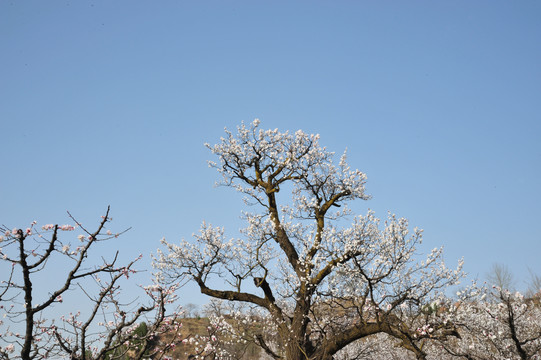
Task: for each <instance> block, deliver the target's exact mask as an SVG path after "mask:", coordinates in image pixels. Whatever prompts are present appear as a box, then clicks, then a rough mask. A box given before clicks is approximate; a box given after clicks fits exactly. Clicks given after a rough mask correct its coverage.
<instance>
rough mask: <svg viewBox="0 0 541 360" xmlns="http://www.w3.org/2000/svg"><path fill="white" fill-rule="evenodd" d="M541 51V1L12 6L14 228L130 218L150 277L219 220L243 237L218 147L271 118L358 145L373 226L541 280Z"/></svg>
mask: <svg viewBox="0 0 541 360" xmlns="http://www.w3.org/2000/svg"><path fill="white" fill-rule="evenodd" d="M540 37H541V4H540V3H539V2H536V1H521V2H518V1H514V2H510V1H475V2H471V1H446V2H444V1H439V2H435V1H408V2H405V1H333V2H331V1H160V2H148V1H114V2H113V1H67V0H64V1H24V2H23V1H20V2H17V1H2V2H0V46H1V53H2V55H1V56H0V79H1V85H0V129H1V134H2V151H1V152H0V160H1V163H2V166H3V169H4V171H3V175H2V177H1V180H0V201H1V204H2V206H1V208H0V209H1V210H0V224H4V225H6V226H8V227H10V228H11V227H26V226H27V224H28V223H30V222H31V221H32V220H34V219H36V220H38V221H39V223H40V224H46V223H51V222H57V223H65V222H68V220H69V219H68V218H67V216H66V210H69V211H70V212H71V213H72V214H74V215H75V216H76V217H77V218H78V219H80V220H81V221H82V222H84V223H85V224H89V225H90V224H92V223H94V222H96V221H98V220H99V216H100V215H102V214H103V212H104V210H105V208H106V207H107V205H111V207H112V216H113V218H114V222H113V223H112V227H113V229H114V230H115V229H116V230H120V229H123V228H126V227H130V226H131V227H132V230H131V231H130V232H129V233H128V234H126V235H124V236H123V237H122V238H120V239H118V242H117V243H114V244H110V246H111V249H112V248H118V249H119V250H120V251H121V253H122V254H123V255H124V256H126V258H131V257H134V256H136V255H137V254H139V253H143V254H144V255H145V259H146V260H145V261H146V263H145V264H147V265H148V264H149V262H150V261H149V254H150V253H151V252H153V251H155V250H156V248H157V247H158V246H159V239H160V238H162V237H163V236H165V237H166V238H167V239H168V240H169V241H175V240H179V239H181V238H188V237H190V236H191V234H192V233H193V232H195V231H197V230H198V229H199V225H200V223H201V221H202V220H204V219H206V220H207V221H209V222H211V223H213V224H214V225H223V226H225V227H226V230H228V233H229V234H230V235H231V236H234V235H235V234H236V231H237V229H238V228H239V227H240V226H241V223H240V222H239V215H240V211H241V210H242V209H243V205H242V201H241V198H240V196H239V195H238V194H236V193H234V191H233V190H231V189H226V188H214V187H213V184H214V181H215V180H217V179H218V177H217V174H216V173H215V171H214V170H212V169H209V168H208V167H207V165H206V160H208V159H213V158H212V156H211V154H210V152H209V151H208V150H207V149H206V148H205V147H204V146H203V143H205V142H209V143H211V144H212V143H214V142H216V141H218V140H219V137H220V136H222V134H223V129H224V127H227V128H229V129H234V128H235V127H236V126H237V125H238V124H239V123H240V122H241V121H245V122H250V121H252V120H253V119H254V118H256V117H257V118H260V119H261V122H262V127H265V128H276V127H278V128H279V129H281V130H284V131H285V130H290V131H295V130H297V129H303V130H304V131H306V132H310V133H319V134H321V143H322V144H323V145H325V146H327V148H328V149H330V150H334V151H336V152H338V153H341V152H342V151H343V150H344V149H345V148H346V147H347V148H348V152H349V162H350V164H351V166H352V167H354V168H359V169H360V170H362V171H364V172H365V173H367V175H368V183H367V190H368V192H369V193H370V194H371V195H372V196H373V199H372V200H370V201H368V202H364V203H362V204H359V209H360V211H362V212H364V211H366V209H367V208H371V209H374V210H376V212H377V214H379V216H380V217H385V214H386V212H387V210H390V211H392V212H394V213H396V214H398V215H400V216H405V217H407V218H409V219H410V220H411V224H412V226H419V227H421V228H424V229H425V246H426V249H431V248H433V247H436V246H440V245H444V246H445V252H446V260H447V261H448V263H449V264H450V265H452V264H455V263H456V261H457V260H458V259H459V258H460V257H462V256H463V257H464V258H465V261H466V263H465V269H466V271H467V272H468V273H470V275H471V276H472V277H475V276H479V277H484V276H485V274H486V272H487V271H488V270H489V268H490V266H491V264H492V263H495V262H499V263H504V264H506V265H507V266H509V268H510V269H511V271H512V272H513V273H514V274H515V275H516V278H517V279H520V280H521V281H522V279H525V278H526V277H527V275H528V267H529V268H531V270H533V271H534V272H536V273H537V274H541V265H540V264H541V262H540V261H539V254H540V253H541V235H540V232H539V229H538V228H539V224H541V221H540V219H541V206H540V204H541V190H540V187H539V184H540V181H539V178H540V177H541V141H540V140H541V135H540V134H541V110H540V104H541V66H540V64H541V42H540V41H539V39H540ZM73 236H74V237H75V236H76V234H73ZM145 266H146V265H145ZM519 285H520V286H522V284H519ZM192 291H193V289H186V290H185V291H184V293H182V294H181V297H182V298H183V299H184V302H198V303H201V302H206V299H205V298H203V297H202V296H200V295H196V294H193V293H192Z"/></svg>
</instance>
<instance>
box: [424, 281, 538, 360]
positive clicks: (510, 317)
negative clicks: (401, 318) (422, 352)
mask: <svg viewBox="0 0 541 360" xmlns="http://www.w3.org/2000/svg"><path fill="white" fill-rule="evenodd" d="M459 296H460V300H459V301H457V302H455V303H454V304H453V305H451V306H449V311H446V312H445V314H444V315H445V316H447V318H448V320H449V321H451V322H453V323H454V324H455V325H456V326H457V328H458V332H459V334H460V338H456V339H443V341H441V342H439V343H438V344H437V345H436V346H435V347H434V349H436V350H438V349H442V350H443V351H441V353H447V354H450V355H453V356H455V357H457V358H464V359H475V360H482V359H521V360H528V359H541V303H540V301H539V299H540V298H541V293H537V294H534V295H533V296H532V297H525V296H524V295H522V294H521V293H519V292H513V291H509V290H506V289H503V288H500V287H498V286H496V285H494V286H493V287H492V288H491V289H487V288H486V287H481V288H478V287H477V286H472V287H471V288H468V290H466V291H463V292H461V293H459ZM439 357H440V358H442V359H444V358H446V357H445V356H439Z"/></svg>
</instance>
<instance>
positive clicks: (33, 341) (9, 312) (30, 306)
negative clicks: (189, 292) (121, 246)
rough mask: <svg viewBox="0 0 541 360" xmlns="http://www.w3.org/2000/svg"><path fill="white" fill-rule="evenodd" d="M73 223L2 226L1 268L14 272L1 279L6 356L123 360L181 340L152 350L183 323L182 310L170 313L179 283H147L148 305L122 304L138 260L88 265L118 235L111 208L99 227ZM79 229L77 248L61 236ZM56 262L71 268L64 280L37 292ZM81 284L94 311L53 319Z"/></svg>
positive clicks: (0, 331)
mask: <svg viewBox="0 0 541 360" xmlns="http://www.w3.org/2000/svg"><path fill="white" fill-rule="evenodd" d="M70 217H71V215H70ZM72 220H73V221H74V222H75V224H74V225H62V226H59V225H52V224H51V225H45V226H43V227H42V228H41V230H40V229H38V228H37V227H36V226H35V225H36V222H34V223H32V225H31V226H30V227H29V228H27V229H26V230H22V229H17V228H15V229H13V230H8V229H6V228H5V227H4V229H3V233H4V234H3V235H2V236H0V242H1V245H2V247H1V248H0V265H2V266H3V268H4V269H6V268H7V269H9V271H7V272H5V273H4V274H2V282H1V284H0V309H1V310H3V312H4V314H3V318H4V320H1V321H0V359H10V358H14V359H23V360H29V359H45V358H53V357H68V358H70V359H81V360H84V359H106V358H107V359H120V358H123V356H125V355H126V354H128V353H129V358H130V359H140V358H142V357H143V356H147V355H148V354H152V356H154V355H158V357H161V356H163V354H164V351H167V350H168V348H170V347H171V346H173V345H174V344H175V343H176V342H178V341H180V339H178V337H176V338H175V339H174V341H172V342H169V343H163V344H160V348H159V349H155V347H154V346H155V345H156V341H155V339H157V338H158V337H159V335H160V334H161V333H164V332H167V333H171V332H174V331H177V330H178V328H179V323H177V321H176V313H175V312H171V313H170V314H168V313H166V306H169V304H171V303H172V302H173V301H174V300H175V297H176V295H175V294H174V292H175V289H176V287H175V286H174V285H172V286H170V287H162V286H158V285H152V286H148V287H145V288H144V290H145V291H146V293H147V294H148V296H149V299H150V301H149V302H148V303H147V304H139V305H136V304H135V303H133V302H131V303H129V304H127V305H123V304H122V302H121V301H120V291H121V289H120V285H119V283H120V281H121V279H123V278H126V279H127V278H129V277H130V275H131V274H133V273H135V272H136V270H135V268H134V267H135V263H136V262H137V260H139V258H140V257H139V258H138V259H136V260H133V261H131V262H130V263H128V264H127V265H119V264H118V253H116V254H113V255H112V256H111V258H110V259H109V260H107V259H105V258H102V261H101V262H98V263H94V264H92V263H91V262H90V263H89V261H91V260H89V259H90V258H91V256H90V255H91V254H90V248H91V247H94V246H95V245H96V244H98V243H100V242H103V241H107V240H111V239H114V238H116V237H118V236H119V235H120V233H116V234H113V233H112V232H111V231H110V230H107V228H106V224H107V223H108V222H110V221H111V218H110V217H109V209H107V212H106V213H105V215H104V216H102V219H101V221H100V223H99V224H98V226H97V228H96V230H94V231H90V230H88V229H87V228H85V227H84V226H83V225H82V224H80V223H79V222H77V221H76V220H75V219H73V218H72ZM75 229H78V230H80V231H81V232H82V233H84V235H83V234H81V235H79V236H78V238H77V239H76V244H78V246H74V245H72V244H71V243H69V242H66V241H65V240H62V239H61V236H60V233H61V232H63V231H73V230H75ZM53 262H54V263H56V264H61V265H65V266H66V270H65V271H64V272H63V274H64V275H63V276H64V278H63V279H62V278H61V279H59V280H60V281H59V282H57V281H55V282H53V283H57V284H58V283H59V284H60V285H58V287H57V288H54V289H51V290H49V291H48V292H47V293H38V292H37V291H36V289H35V285H36V284H37V281H40V279H41V281H43V280H42V279H44V278H45V279H46V277H45V276H47V272H48V271H47V270H49V269H48V268H47V265H48V264H51V263H53ZM39 276H41V278H40V277H39ZM48 276H49V277H51V275H48ZM102 278H103V279H102ZM37 279H38V280H37ZM76 288H79V289H80V290H81V291H82V292H83V293H84V294H86V296H87V297H88V304H89V305H88V308H85V309H83V312H82V313H81V312H71V313H70V314H69V315H66V316H62V317H61V318H60V319H55V318H54V317H52V313H51V312H50V310H51V309H52V308H53V307H55V308H56V310H58V308H59V307H60V306H61V303H62V302H64V297H65V296H67V293H68V291H70V290H74V289H76ZM92 288H95V289H96V290H97V291H96V293H93V292H92V290H91V289H92ZM143 320H144V321H147V323H148V326H147V331H146V332H145V334H142V333H139V332H137V331H135V330H136V329H137V328H138V326H140V325H139V323H140V322H141V321H143ZM21 324H22V326H21ZM96 327H98V328H101V329H99V330H98V329H97V328H96ZM14 328H16V329H19V328H21V330H22V331H21V332H20V333H19V332H17V331H16V330H15V329H14Z"/></svg>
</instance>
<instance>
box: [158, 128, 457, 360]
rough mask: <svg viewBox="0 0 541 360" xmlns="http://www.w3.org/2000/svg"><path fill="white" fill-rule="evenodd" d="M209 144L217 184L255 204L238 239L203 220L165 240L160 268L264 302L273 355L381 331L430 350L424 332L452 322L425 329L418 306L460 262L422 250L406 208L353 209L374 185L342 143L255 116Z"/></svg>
mask: <svg viewBox="0 0 541 360" xmlns="http://www.w3.org/2000/svg"><path fill="white" fill-rule="evenodd" d="M207 146H208V148H209V149H210V150H211V151H212V152H213V153H214V154H215V155H216V156H217V157H218V159H219V161H218V162H216V163H214V162H211V163H210V165H211V166H212V167H214V168H216V169H217V171H218V172H219V173H220V174H221V175H222V181H221V184H222V185H225V186H229V187H233V188H234V189H236V190H237V191H238V192H240V193H242V194H244V195H245V199H246V201H247V203H248V204H249V205H251V207H250V209H251V210H253V211H251V212H245V213H243V216H244V218H245V220H246V223H247V225H246V228H244V229H243V230H242V235H243V236H242V238H239V239H234V240H233V239H231V240H228V239H226V238H225V235H224V229H223V228H219V227H212V226H211V225H208V224H206V223H203V225H202V227H201V231H200V233H199V234H198V235H196V236H195V243H194V242H190V241H182V242H181V243H180V244H178V245H177V244H173V243H169V242H167V241H165V240H163V244H164V246H165V248H166V249H165V251H161V250H159V251H158V253H157V255H156V257H155V266H156V267H157V268H158V269H159V270H160V271H161V275H162V276H163V277H164V279H168V280H171V281H177V280H179V279H182V280H185V279H190V280H192V281H194V282H195V283H196V284H197V285H198V286H199V288H200V290H201V292H202V293H203V294H206V295H208V296H210V297H213V298H218V299H224V300H228V301H233V302H243V303H247V304H251V305H253V306H256V307H259V308H260V309H262V310H263V311H264V312H265V313H266V314H267V316H268V321H269V322H270V324H272V327H273V330H272V331H274V334H275V336H273V337H272V339H270V340H269V336H266V334H265V332H268V331H269V327H265V328H263V327H259V328H258V327H254V333H253V334H252V338H253V339H254V341H256V342H257V343H258V345H259V346H261V348H263V349H264V351H265V352H266V353H267V354H268V355H269V356H271V357H272V358H275V359H290V360H298V359H330V358H332V357H333V355H334V354H336V353H337V352H338V351H340V350H341V349H343V348H345V347H346V346H347V345H349V344H351V343H353V342H354V341H356V340H358V339H361V338H366V337H369V336H373V335H376V334H381V333H383V334H387V335H389V336H391V337H392V338H394V339H397V340H398V342H399V344H400V345H401V346H402V347H404V348H405V349H408V350H410V351H412V352H413V354H415V356H417V357H418V358H424V357H425V354H424V352H423V350H422V349H421V348H420V347H419V346H418V344H419V341H420V339H421V338H422V337H424V336H426V337H429V336H430V337H434V336H448V335H452V334H456V332H455V331H454V328H453V327H452V326H451V325H450V324H437V325H436V326H432V327H427V329H428V328H430V330H427V331H430V333H427V332H426V331H425V333H424V334H423V330H421V331H419V321H412V320H411V316H410V315H411V314H413V313H419V310H420V309H421V308H422V307H424V306H426V305H427V304H430V303H431V302H433V301H434V300H435V299H436V298H437V297H438V296H440V291H441V290H442V289H445V288H446V287H447V286H449V285H450V284H455V283H457V282H458V281H459V279H460V278H461V276H462V271H461V264H459V266H458V268H457V269H455V270H451V269H448V268H446V267H445V265H444V264H443V261H442V251H441V249H434V250H433V251H432V252H431V253H430V254H428V256H427V257H426V259H424V260H421V259H417V258H416V255H415V251H416V247H417V245H418V244H419V243H420V242H421V239H422V231H421V230H419V229H417V228H416V229H413V230H409V225H408V221H407V220H406V219H403V218H398V217H397V216H395V215H392V214H390V215H389V216H388V218H387V220H385V221H384V222H381V221H380V220H379V219H378V218H377V217H376V216H375V214H374V213H373V212H372V211H369V212H368V213H367V214H366V215H359V216H353V214H352V211H351V210H350V209H349V208H348V203H349V202H351V201H354V200H367V199H369V196H368V195H367V194H366V192H365V181H366V176H365V174H364V173H362V172H361V171H359V170H352V169H351V168H350V167H349V166H348V164H347V162H346V154H345V153H344V155H342V156H341V158H340V159H339V161H338V163H336V162H335V161H336V160H335V158H334V153H332V152H329V151H327V150H326V148H324V147H322V146H320V145H319V136H318V135H309V134H306V133H304V132H303V131H300V130H299V131H297V132H295V133H294V134H290V133H288V132H279V131H278V130H262V129H260V128H259V121H258V120H255V121H254V122H253V123H252V124H251V125H250V126H246V125H244V124H242V125H241V126H239V127H238V132H237V133H236V134H233V133H232V132H229V131H227V130H226V137H224V138H222V139H221V142H220V143H219V144H216V145H214V146H210V145H207ZM346 222H348V223H349V225H348V226H345V224H346ZM213 279H220V282H219V284H220V285H217V284H218V282H216V281H213Z"/></svg>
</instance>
